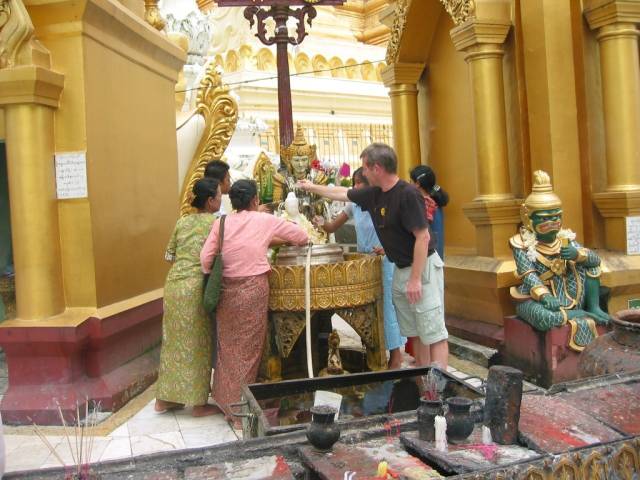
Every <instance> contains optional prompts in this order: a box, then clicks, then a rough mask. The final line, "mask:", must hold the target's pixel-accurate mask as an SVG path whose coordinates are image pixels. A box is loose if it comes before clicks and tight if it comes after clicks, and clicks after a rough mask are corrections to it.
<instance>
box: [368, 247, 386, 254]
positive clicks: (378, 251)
mask: <svg viewBox="0 0 640 480" xmlns="http://www.w3.org/2000/svg"><path fill="white" fill-rule="evenodd" d="M371 251H372V252H373V253H375V254H376V255H384V248H382V247H380V246H378V247H373V249H372V250H371Z"/></svg>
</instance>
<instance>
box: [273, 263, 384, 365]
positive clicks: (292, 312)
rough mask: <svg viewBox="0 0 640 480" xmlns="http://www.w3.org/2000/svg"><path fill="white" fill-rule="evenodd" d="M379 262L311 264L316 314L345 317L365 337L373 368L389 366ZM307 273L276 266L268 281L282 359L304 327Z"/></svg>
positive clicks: (368, 355) (298, 266)
mask: <svg viewBox="0 0 640 480" xmlns="http://www.w3.org/2000/svg"><path fill="white" fill-rule="evenodd" d="M380 262H381V259H380V257H378V256H374V255H364V254H346V255H345V261H343V262H338V263H331V264H321V265H312V266H311V315H312V316H313V315H315V314H316V313H318V312H322V311H325V312H326V311H330V312H332V313H336V314H338V315H339V316H340V317H342V318H343V319H344V320H345V321H346V322H347V323H348V324H349V325H350V326H351V327H352V328H353V329H354V330H355V331H356V332H357V333H358V335H360V337H361V338H362V342H363V343H364V345H365V346H366V349H367V365H368V367H369V368H370V369H371V370H382V369H385V368H386V352H385V344H384V326H383V303H382V272H381V263H380ZM304 270H305V267H304V265H286V266H284V265H274V266H273V269H272V271H271V275H270V277H269V317H270V325H269V326H270V335H273V336H275V344H276V345H277V348H278V352H277V354H278V355H279V356H280V357H281V358H287V357H288V356H289V354H290V353H291V350H292V349H293V346H294V344H295V343H296V340H297V339H298V337H299V336H300V334H301V333H302V331H303V330H304V328H305V283H304ZM312 321H313V318H312ZM269 344H270V342H267V345H269ZM272 353H275V352H272ZM277 374H279V372H271V377H275V376H277Z"/></svg>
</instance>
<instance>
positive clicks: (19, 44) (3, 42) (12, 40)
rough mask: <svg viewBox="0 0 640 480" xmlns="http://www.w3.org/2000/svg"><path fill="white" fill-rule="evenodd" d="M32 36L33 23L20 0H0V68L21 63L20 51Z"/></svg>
mask: <svg viewBox="0 0 640 480" xmlns="http://www.w3.org/2000/svg"><path fill="white" fill-rule="evenodd" d="M32 36H33V23H31V18H29V14H28V13H27V9H26V8H25V6H24V3H22V0H0V68H11V67H14V66H16V65H20V64H22V63H28V62H21V61H20V53H21V51H22V50H23V47H25V46H27V45H28V44H29V41H30V40H31V37H32Z"/></svg>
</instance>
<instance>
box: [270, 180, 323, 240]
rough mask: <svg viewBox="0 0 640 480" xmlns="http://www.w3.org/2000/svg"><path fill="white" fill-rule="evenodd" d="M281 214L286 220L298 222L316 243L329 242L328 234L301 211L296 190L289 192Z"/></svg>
mask: <svg viewBox="0 0 640 480" xmlns="http://www.w3.org/2000/svg"><path fill="white" fill-rule="evenodd" d="M280 216H281V217H282V218H284V219H285V220H289V221H290V222H293V223H296V224H297V225H298V226H299V227H300V228H302V229H303V230H304V231H305V232H307V235H309V241H310V242H311V243H313V244H314V245H319V244H321V243H327V234H326V233H325V232H324V231H322V232H321V231H319V230H318V229H316V228H315V227H314V226H313V224H312V223H311V222H310V221H309V220H308V219H307V217H305V216H304V215H303V214H302V213H300V201H299V200H298V197H296V195H295V193H294V192H289V193H288V194H287V198H286V200H285V201H284V211H282V212H281V213H280Z"/></svg>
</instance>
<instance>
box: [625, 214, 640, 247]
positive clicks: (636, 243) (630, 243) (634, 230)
mask: <svg viewBox="0 0 640 480" xmlns="http://www.w3.org/2000/svg"><path fill="white" fill-rule="evenodd" d="M627 255H640V217H627Z"/></svg>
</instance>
